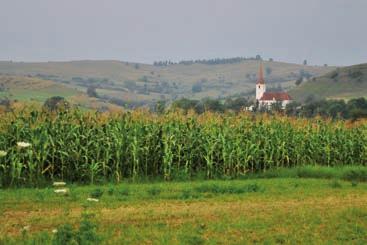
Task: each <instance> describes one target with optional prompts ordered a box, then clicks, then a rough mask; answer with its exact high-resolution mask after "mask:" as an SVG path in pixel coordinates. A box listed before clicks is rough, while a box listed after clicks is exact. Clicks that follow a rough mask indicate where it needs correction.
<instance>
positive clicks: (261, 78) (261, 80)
mask: <svg viewBox="0 0 367 245" xmlns="http://www.w3.org/2000/svg"><path fill="white" fill-rule="evenodd" d="M256 84H265V79H264V71H263V63H262V62H261V63H260V69H259V76H258V78H257V82H256Z"/></svg>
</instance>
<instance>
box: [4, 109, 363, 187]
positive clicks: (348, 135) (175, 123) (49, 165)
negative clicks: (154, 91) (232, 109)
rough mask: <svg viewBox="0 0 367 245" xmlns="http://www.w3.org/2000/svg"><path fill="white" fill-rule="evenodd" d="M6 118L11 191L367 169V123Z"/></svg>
mask: <svg viewBox="0 0 367 245" xmlns="http://www.w3.org/2000/svg"><path fill="white" fill-rule="evenodd" d="M0 116H1V119H0V153H1V152H2V154H0V185H1V186H3V187H5V186H19V185H27V186H37V185H40V184H42V183H47V182H49V181H54V180H64V181H68V182H78V183H95V182H100V181H116V182H119V181H123V180H126V179H129V180H137V179H145V178H164V179H166V180H170V179H175V178H179V177H185V178H192V177H195V176H198V175H200V176H204V177H206V178H215V177H219V176H220V177H225V176H229V177H237V176H241V175H246V174H248V173H251V172H259V171H268V170H269V169H274V168H284V167H286V168H289V167H295V166H304V165H325V166H342V165H366V164H367V124H366V123H365V122H360V123H354V124H351V123H348V122H344V121H329V120H322V119H319V118H316V119H311V120H310V119H295V118H287V117H281V116H271V117H270V116H252V115H248V114H239V115H233V114H213V113H204V114H202V115H195V114H190V113H189V114H188V115H184V114H182V113H179V112H172V113H168V114H166V115H162V116H157V115H153V114H149V113H148V112H146V111H135V112H132V113H121V114H117V113H116V114H100V113H90V112H80V111H71V112H60V113H57V114H52V113H48V112H44V111H40V110H22V111H19V112H17V113H5V114H2V115H0ZM22 142H23V143H22ZM27 144H28V145H27Z"/></svg>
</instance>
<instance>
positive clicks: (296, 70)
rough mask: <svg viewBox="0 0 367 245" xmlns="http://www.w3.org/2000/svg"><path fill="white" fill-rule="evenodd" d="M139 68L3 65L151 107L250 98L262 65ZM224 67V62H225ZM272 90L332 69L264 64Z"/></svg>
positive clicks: (5, 70)
mask: <svg viewBox="0 0 367 245" xmlns="http://www.w3.org/2000/svg"><path fill="white" fill-rule="evenodd" d="M219 61H221V60H219ZM219 61H218V62H217V63H219V64H216V63H215V62H214V63H213V64H211V63H210V62H209V63H208V62H207V63H205V62H204V63H200V62H197V63H187V62H186V63H181V64H169V65H148V64H136V63H129V62H121V61H72V62H46V63H23V62H17V63H16V62H0V74H2V75H11V76H28V77H32V78H39V79H44V80H52V81H54V82H56V83H57V84H61V85H63V86H67V87H68V88H71V89H74V90H73V91H74V92H75V90H77V91H81V92H83V93H84V92H85V91H86V89H87V88H88V87H91V86H92V87H95V88H97V93H98V95H99V96H100V98H101V99H102V100H105V101H113V102H114V103H117V104H121V105H123V104H126V103H131V104H133V105H143V104H151V103H154V102H156V101H159V100H168V101H173V100H176V99H178V98H182V97H186V98H192V99H201V98H204V97H213V98H221V97H227V96H232V95H240V94H241V95H242V96H243V95H246V94H247V95H248V96H252V95H253V91H254V89H255V88H254V86H255V82H256V77H257V72H258V68H259V61H258V60H242V59H239V60H236V59H229V61H231V62H229V63H224V62H219ZM225 61H226V60H225ZM264 68H265V75H266V80H267V84H268V88H270V89H271V88H272V87H274V88H278V87H283V89H286V90H288V89H290V88H292V87H293V86H295V81H296V80H297V79H299V77H301V76H304V77H315V76H320V75H324V74H326V73H328V72H330V71H332V70H334V68H333V67H323V66H322V67H320V66H304V65H298V64H289V63H282V62H276V61H264Z"/></svg>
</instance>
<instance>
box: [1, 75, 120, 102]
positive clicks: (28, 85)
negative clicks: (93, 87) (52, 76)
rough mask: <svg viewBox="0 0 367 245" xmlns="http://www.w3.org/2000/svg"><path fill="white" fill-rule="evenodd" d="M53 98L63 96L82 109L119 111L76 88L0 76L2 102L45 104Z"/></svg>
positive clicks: (27, 78) (21, 77)
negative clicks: (8, 100)
mask: <svg viewBox="0 0 367 245" xmlns="http://www.w3.org/2000/svg"><path fill="white" fill-rule="evenodd" d="M52 96H62V97H64V98H65V99H67V100H68V101H69V102H70V103H71V104H72V105H77V106H79V107H81V108H93V109H99V108H109V109H112V108H113V109H118V108H116V106H115V105H111V104H109V103H104V102H103V101H101V100H99V99H96V98H91V97H89V96H87V94H86V93H84V92H82V91H78V90H77V89H76V88H74V87H71V86H67V85H64V84H59V83H57V82H54V81H51V80H45V79H41V78H36V77H27V76H19V75H18V76H15V75H0V100H1V99H5V98H7V99H10V100H12V101H20V102H22V101H23V102H26V101H31V102H35V103H39V104H43V103H44V102H45V100H46V99H47V98H50V97H52ZM120 109H121V108H120Z"/></svg>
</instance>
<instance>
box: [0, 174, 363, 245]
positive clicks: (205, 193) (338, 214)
mask: <svg viewBox="0 0 367 245" xmlns="http://www.w3.org/2000/svg"><path fill="white" fill-rule="evenodd" d="M327 169H328V168H327V167H324V171H327ZM67 187H68V189H69V193H68V194H67V195H63V194H56V193H54V189H53V188H52V186H51V185H50V186H49V187H48V188H42V189H29V188H26V189H24V188H18V189H10V190H0V213H1V217H2V218H1V219H0V244H295V243H296V244H365V243H366V242H367V240H366V237H367V222H366V218H367V184H366V183H364V182H360V183H359V182H350V181H342V180H338V179H334V178H332V179H314V178H312V179H308V178H307V179H306V178H271V179H269V178H261V179H248V180H206V181H191V182H154V183H136V184H134V183H120V184H107V185H98V186H94V185H88V186H79V185H67ZM90 197H93V198H98V200H99V201H98V202H96V201H88V198H90Z"/></svg>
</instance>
